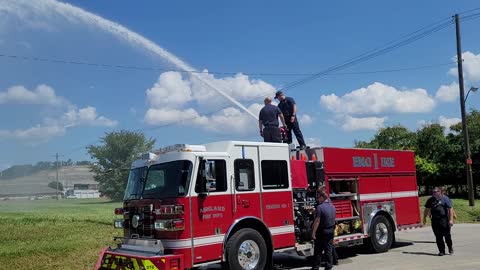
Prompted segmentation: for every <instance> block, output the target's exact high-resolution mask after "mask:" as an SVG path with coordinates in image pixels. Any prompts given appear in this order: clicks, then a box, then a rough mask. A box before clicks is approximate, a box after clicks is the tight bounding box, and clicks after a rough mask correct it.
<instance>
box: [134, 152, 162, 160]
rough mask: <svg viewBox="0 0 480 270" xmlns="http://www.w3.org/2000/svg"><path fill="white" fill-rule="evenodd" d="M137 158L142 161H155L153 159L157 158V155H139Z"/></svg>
mask: <svg viewBox="0 0 480 270" xmlns="http://www.w3.org/2000/svg"><path fill="white" fill-rule="evenodd" d="M138 158H139V159H143V160H155V159H157V158H158V155H156V154H154V153H150V152H147V153H142V154H140V156H139V157H138Z"/></svg>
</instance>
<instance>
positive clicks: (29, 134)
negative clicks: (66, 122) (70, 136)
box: [0, 125, 66, 144]
mask: <svg viewBox="0 0 480 270" xmlns="http://www.w3.org/2000/svg"><path fill="white" fill-rule="evenodd" d="M65 133H66V127H62V126H57V125H36V126H34V127H31V128H27V129H15V130H0V139H15V140H19V141H23V142H25V143H27V144H37V143H42V142H46V141H48V140H49V139H51V138H52V137H58V136H63V135H65Z"/></svg>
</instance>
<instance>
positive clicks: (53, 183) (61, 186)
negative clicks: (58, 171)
mask: <svg viewBox="0 0 480 270" xmlns="http://www.w3.org/2000/svg"><path fill="white" fill-rule="evenodd" d="M48 187H49V188H53V189H57V181H52V182H50V183H48ZM58 190H60V191H61V190H63V184H62V183H61V182H60V181H59V182H58Z"/></svg>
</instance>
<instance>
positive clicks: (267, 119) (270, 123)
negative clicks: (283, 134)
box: [258, 104, 282, 127]
mask: <svg viewBox="0 0 480 270" xmlns="http://www.w3.org/2000/svg"><path fill="white" fill-rule="evenodd" d="M281 113H282V112H281V111H280V109H278V107H277V106H275V105H272V104H267V105H265V107H263V108H262V110H260V115H259V116H258V120H260V121H262V125H263V126H264V127H278V116H279V115H280V114H281Z"/></svg>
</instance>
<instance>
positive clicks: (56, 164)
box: [55, 153, 58, 200]
mask: <svg viewBox="0 0 480 270" xmlns="http://www.w3.org/2000/svg"><path fill="white" fill-rule="evenodd" d="M55 158H56V160H57V161H56V162H55V169H56V171H57V177H56V179H57V180H56V182H57V183H56V184H57V189H56V192H55V194H56V198H57V200H58V153H57V154H55Z"/></svg>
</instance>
